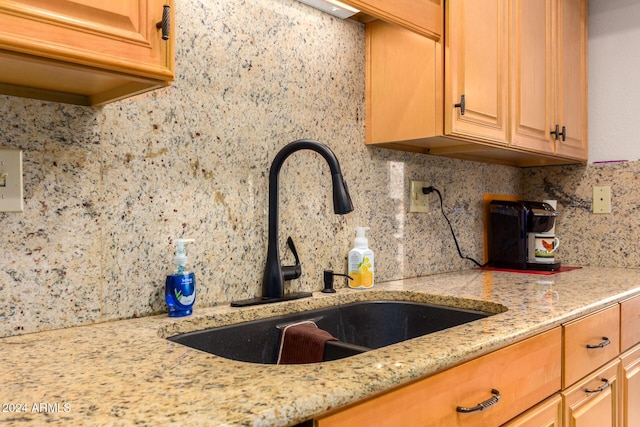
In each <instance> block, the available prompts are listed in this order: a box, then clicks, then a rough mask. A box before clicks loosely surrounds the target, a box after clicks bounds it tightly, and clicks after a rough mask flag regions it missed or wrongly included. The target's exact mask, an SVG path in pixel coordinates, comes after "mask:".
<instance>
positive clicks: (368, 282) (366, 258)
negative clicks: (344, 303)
mask: <svg viewBox="0 0 640 427" xmlns="http://www.w3.org/2000/svg"><path fill="white" fill-rule="evenodd" d="M368 229H369V227H356V239H355V243H354V245H353V249H351V250H350V251H349V260H348V264H349V267H348V270H349V276H351V279H352V280H350V281H349V287H350V288H354V289H367V288H371V287H373V284H374V272H375V268H374V260H373V251H372V250H371V249H369V240H368V239H367V238H366V237H365V235H364V233H365V230H368Z"/></svg>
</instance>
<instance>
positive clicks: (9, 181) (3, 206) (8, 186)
mask: <svg viewBox="0 0 640 427" xmlns="http://www.w3.org/2000/svg"><path fill="white" fill-rule="evenodd" d="M23 209H24V208H23V203H22V150H16V149H12V148H0V212H22V211H23Z"/></svg>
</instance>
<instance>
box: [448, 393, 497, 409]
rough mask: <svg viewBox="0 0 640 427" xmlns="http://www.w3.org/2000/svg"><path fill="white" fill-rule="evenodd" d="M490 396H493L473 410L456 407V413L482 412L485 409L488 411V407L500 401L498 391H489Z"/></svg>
mask: <svg viewBox="0 0 640 427" xmlns="http://www.w3.org/2000/svg"><path fill="white" fill-rule="evenodd" d="M491 394H493V396H492V397H490V398H489V399H487V400H485V401H484V402H480V403H478V404H477V405H476V406H474V407H473V408H465V407H464V406H458V407H456V411H458V412H462V413H465V414H466V413H469V412H477V411H484V410H485V409H488V408H489V407H491V406H493V405H495V404H496V403H498V400H500V392H499V391H498V390H496V389H495V388H494V389H491Z"/></svg>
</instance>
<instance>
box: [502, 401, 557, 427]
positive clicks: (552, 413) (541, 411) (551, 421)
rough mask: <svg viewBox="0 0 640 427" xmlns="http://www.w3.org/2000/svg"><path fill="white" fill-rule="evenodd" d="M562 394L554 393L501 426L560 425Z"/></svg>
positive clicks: (536, 426) (533, 426) (546, 426)
mask: <svg viewBox="0 0 640 427" xmlns="http://www.w3.org/2000/svg"><path fill="white" fill-rule="evenodd" d="M562 419H563V415H562V396H561V395H560V394H556V395H554V396H552V397H550V398H549V399H547V400H545V401H544V402H542V403H540V404H538V405H536V406H534V407H533V408H531V409H529V410H528V411H527V412H525V413H524V414H522V415H520V416H518V417H517V418H514V419H513V420H511V421H509V422H508V423H506V424H504V425H503V426H502V427H561V426H562Z"/></svg>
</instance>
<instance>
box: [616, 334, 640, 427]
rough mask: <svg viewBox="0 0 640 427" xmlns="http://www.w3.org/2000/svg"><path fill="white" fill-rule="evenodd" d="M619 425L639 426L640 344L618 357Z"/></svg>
mask: <svg viewBox="0 0 640 427" xmlns="http://www.w3.org/2000/svg"><path fill="white" fill-rule="evenodd" d="M620 360H621V365H620V397H621V401H622V404H621V405H620V425H621V426H623V427H639V426H640V344H639V345H637V346H636V347H634V348H633V349H631V350H629V351H628V352H626V353H625V354H623V355H622V356H621V357H620Z"/></svg>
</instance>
